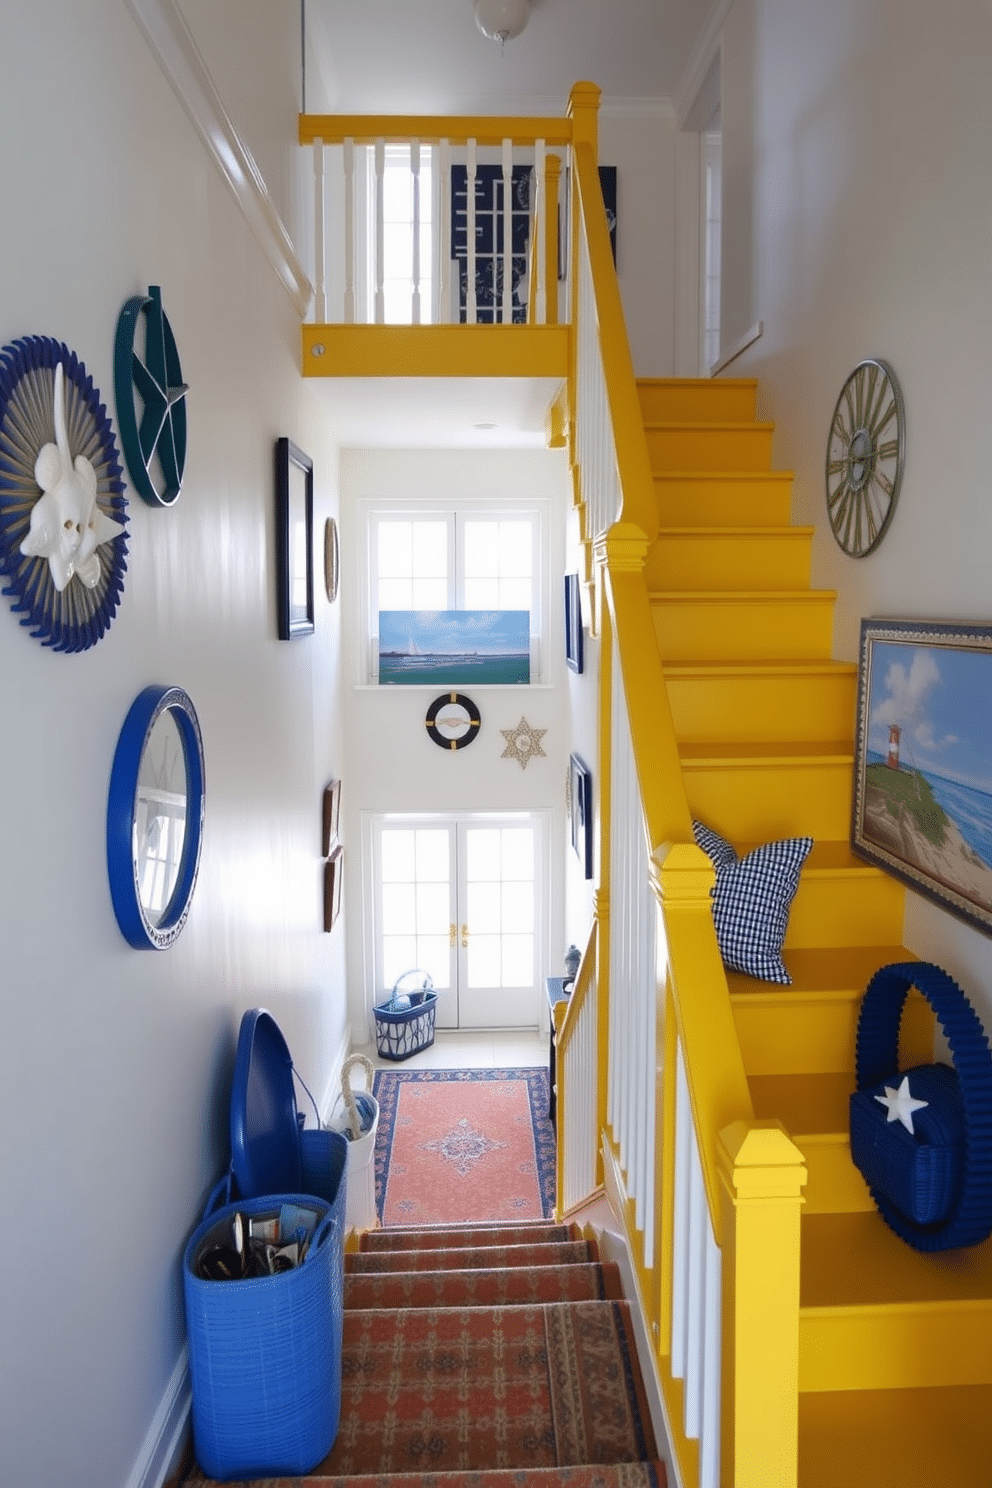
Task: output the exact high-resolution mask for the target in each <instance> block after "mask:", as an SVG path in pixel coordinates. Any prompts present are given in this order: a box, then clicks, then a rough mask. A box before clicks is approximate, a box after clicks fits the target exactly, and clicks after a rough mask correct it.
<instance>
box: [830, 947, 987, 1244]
mask: <svg viewBox="0 0 992 1488" xmlns="http://www.w3.org/2000/svg"><path fill="white" fill-rule="evenodd" d="M911 987H916V988H917V990H918V991H919V992H920V993H921V994H922V996H923V997H925V998H926V1000H927V1002H928V1003H929V1004H930V1006H931V1007H932V1008H933V1010H934V1013H935V1014H936V1017H937V1021H938V1022H939V1024H940V1026H941V1028H942V1030H943V1032H944V1037H945V1038H946V1040H947V1043H948V1046H949V1048H950V1051H951V1056H952V1058H953V1060H954V1071H953V1072H951V1071H948V1073H949V1074H956V1077H957V1082H958V1087H959V1091H960V1102H961V1107H962V1109H963V1116H964V1121H963V1126H964V1153H963V1161H962V1166H961V1177H960V1181H959V1183H958V1187H957V1192H956V1193H955V1195H954V1198H953V1202H952V1203H951V1205H950V1207H949V1209H948V1212H947V1214H946V1217H945V1218H944V1219H943V1220H942V1221H941V1222H939V1223H935V1224H930V1225H925V1224H918V1223H915V1222H914V1221H913V1220H912V1219H910V1218H908V1217H907V1215H906V1214H904V1213H903V1212H902V1210H901V1209H899V1208H898V1207H897V1206H896V1205H895V1204H894V1203H893V1202H892V1200H891V1198H890V1197H889V1196H888V1195H887V1194H885V1193H883V1192H882V1191H881V1190H880V1188H879V1187H878V1186H877V1185H872V1184H869V1188H870V1191H871V1196H872V1198H873V1199H874V1201H875V1204H876V1206H877V1207H878V1211H879V1213H880V1214H881V1216H882V1218H883V1219H884V1220H885V1222H886V1224H887V1225H888V1226H889V1228H890V1229H892V1230H894V1231H895V1233H896V1234H897V1235H898V1236H899V1237H900V1238H901V1239H902V1240H904V1241H905V1242H906V1243H907V1245H911V1246H912V1247H913V1248H914V1250H920V1251H929V1252H935V1251H942V1250H954V1249H960V1248H963V1247H964V1246H968V1245H979V1244H980V1243H981V1242H982V1241H983V1240H986V1239H987V1238H988V1237H989V1235H990V1234H992V1054H990V1052H989V1044H988V1039H987V1037H986V1035H985V1031H984V1029H983V1027H982V1024H981V1021H980V1020H979V1017H978V1014H977V1013H976V1012H975V1010H974V1008H973V1007H972V1006H971V1004H970V1002H969V1001H968V999H967V998H966V997H965V995H964V993H963V992H962V990H961V988H960V987H959V986H958V985H957V983H956V982H955V981H953V980H952V978H951V977H950V976H949V975H948V974H947V972H946V971H943V970H941V968H940V967H939V966H934V965H933V964H932V963H930V962H928V961H907V962H898V963H895V964H893V965H891V966H883V967H882V968H881V970H879V971H877V972H876V973H875V975H874V976H873V977H872V979H871V981H870V982H869V983H868V987H867V990H866V991H865V995H864V998H863V1000H862V1003H861V1014H860V1017H859V1020H858V1035H857V1055H856V1074H857V1088H858V1091H859V1092H863V1091H870V1090H871V1089H872V1088H873V1087H877V1086H878V1085H880V1084H881V1083H882V1082H883V1081H887V1080H894V1081H895V1080H899V1079H900V1077H901V1074H902V1072H901V1071H899V1024H900V1020H901V1018H902V1010H903V1006H904V1004H905V1001H906V997H907V996H908V994H909V990H910V988H911ZM930 1068H934V1067H930ZM937 1068H940V1067H939V1066H938V1067H937ZM910 1077H912V1072H910ZM929 1093H932V1092H928V1094H929ZM910 1095H911V1091H910V1090H909V1088H908V1086H907V1089H906V1091H905V1092H904V1093H903V1092H901V1091H900V1092H894V1097H895V1101H898V1100H899V1099H900V1096H902V1098H903V1103H904V1104H905V1103H906V1100H907V1099H908V1097H910ZM856 1098H857V1097H852V1103H853V1101H854V1099H856ZM879 1099H881V1097H880V1098H879ZM910 1103H911V1104H912V1105H914V1106H915V1105H920V1104H924V1105H925V1104H926V1102H915V1101H914V1102H910ZM889 1119H890V1120H891V1119H892V1116H891V1115H890V1117H889ZM911 1126H912V1123H910V1127H911Z"/></svg>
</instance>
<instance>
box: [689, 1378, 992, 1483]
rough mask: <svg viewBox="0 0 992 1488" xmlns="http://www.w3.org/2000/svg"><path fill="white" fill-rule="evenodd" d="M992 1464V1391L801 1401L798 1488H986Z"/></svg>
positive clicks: (823, 1395) (822, 1396)
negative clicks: (901, 1487)
mask: <svg viewBox="0 0 992 1488" xmlns="http://www.w3.org/2000/svg"><path fill="white" fill-rule="evenodd" d="M990 1462H992V1386H988V1385H968V1386H962V1387H961V1388H959V1389H957V1390H943V1389H932V1390H913V1391H909V1390H891V1391H887V1390H853V1391H847V1392H839V1391H829V1392H819V1393H816V1394H805V1395H801V1396H800V1397H799V1475H798V1482H799V1488H882V1485H883V1484H894V1483H898V1484H900V1485H906V1488H937V1485H939V1488H989V1481H990V1474H989V1463H990ZM692 1481H693V1482H695V1481H696V1480H695V1479H692Z"/></svg>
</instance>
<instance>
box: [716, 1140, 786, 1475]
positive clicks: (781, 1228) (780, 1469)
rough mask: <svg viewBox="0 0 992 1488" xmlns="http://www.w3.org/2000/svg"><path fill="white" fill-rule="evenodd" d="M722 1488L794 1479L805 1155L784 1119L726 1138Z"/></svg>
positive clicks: (722, 1160)
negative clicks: (800, 1249) (786, 1129)
mask: <svg viewBox="0 0 992 1488" xmlns="http://www.w3.org/2000/svg"><path fill="white" fill-rule="evenodd" d="M719 1166H720V1179H721V1185H722V1188H723V1191H724V1213H723V1223H722V1226H721V1231H722V1233H721V1235H720V1245H721V1249H722V1251H723V1425H722V1438H723V1468H722V1472H721V1483H722V1484H723V1485H724V1488H795V1485H796V1475H797V1470H798V1463H797V1459H798V1443H797V1436H798V1421H799V1215H800V1207H801V1205H802V1202H803V1199H802V1194H801V1189H802V1187H803V1185H804V1184H805V1182H806V1166H805V1163H804V1161H803V1155H802V1153H801V1152H800V1151H799V1149H798V1148H797V1147H796V1146H795V1145H794V1144H793V1143H792V1142H791V1141H790V1140H789V1138H788V1136H787V1135H786V1133H785V1131H784V1130H783V1128H782V1127H781V1126H780V1125H779V1123H778V1122H761V1121H758V1122H752V1123H748V1122H745V1121H735V1122H734V1123H732V1125H730V1126H727V1127H725V1128H724V1130H723V1131H721V1133H720V1138H719Z"/></svg>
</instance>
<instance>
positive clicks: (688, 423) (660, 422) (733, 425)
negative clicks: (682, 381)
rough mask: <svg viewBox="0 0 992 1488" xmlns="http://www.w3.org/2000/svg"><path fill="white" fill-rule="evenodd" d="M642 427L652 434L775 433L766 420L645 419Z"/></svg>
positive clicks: (772, 425) (773, 426)
mask: <svg viewBox="0 0 992 1488" xmlns="http://www.w3.org/2000/svg"><path fill="white" fill-rule="evenodd" d="M644 427H645V429H646V430H649V431H650V432H652V433H662V432H664V431H665V430H676V429H691V430H692V431H693V432H694V433H695V432H699V433H703V432H704V431H705V432H706V433H707V434H712V433H713V432H714V431H715V432H717V433H719V432H722V431H725V430H728V429H730V430H733V432H734V433H738V432H740V431H743V432H745V433H753V432H757V433H759V434H772V433H774V431H775V425H774V423H771V422H770V421H768V420H767V419H766V420H764V421H762V420H759V419H722V418H721V419H645V420H644Z"/></svg>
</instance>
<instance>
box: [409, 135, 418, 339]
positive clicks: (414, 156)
mask: <svg viewBox="0 0 992 1488" xmlns="http://www.w3.org/2000/svg"><path fill="white" fill-rule="evenodd" d="M410 174H411V176H412V177H413V268H412V272H411V278H412V281H413V302H412V305H411V319H412V322H413V324H414V325H419V324H420V141H419V140H411V141H410Z"/></svg>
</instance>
